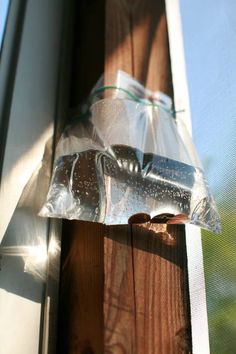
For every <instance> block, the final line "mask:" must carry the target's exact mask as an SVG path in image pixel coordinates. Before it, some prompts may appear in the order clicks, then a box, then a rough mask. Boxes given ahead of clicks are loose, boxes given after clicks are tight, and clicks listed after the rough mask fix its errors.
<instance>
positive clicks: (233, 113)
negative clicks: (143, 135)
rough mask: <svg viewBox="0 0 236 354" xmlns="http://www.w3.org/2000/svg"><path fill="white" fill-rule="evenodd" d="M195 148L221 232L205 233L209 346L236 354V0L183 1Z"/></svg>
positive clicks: (216, 353) (213, 350)
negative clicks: (218, 214)
mask: <svg viewBox="0 0 236 354" xmlns="http://www.w3.org/2000/svg"><path fill="white" fill-rule="evenodd" d="M180 6H181V16H182V26H183V37H184V47H185V57H186V65H187V77H188V85H189V93H190V104H191V112H192V123H193V138H194V142H195V144H196V145H197V148H198V151H199V154H200V157H201V160H202V161H203V165H204V168H205V172H206V174H207V177H208V181H209V183H210V186H211V188H212V191H213V193H214V196H215V198H216V200H217V203H218V208H219V211H220V213H221V218H222V224H223V230H222V234H221V235H219V236H216V235H213V234H211V233H208V232H206V231H203V233H202V240H203V257H204V267H205V278H206V296H207V308H208V321H209V334H210V347H211V353H213V354H223V353H224V354H228V353H229V354H232V353H235V352H236V178H235V175H236V99H235V97H236V2H235V1H233V0H228V1H224V0H217V1H215V0H208V1H204V0H194V1H187V0H182V1H180Z"/></svg>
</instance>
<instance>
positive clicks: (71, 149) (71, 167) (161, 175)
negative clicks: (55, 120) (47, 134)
mask: <svg viewBox="0 0 236 354" xmlns="http://www.w3.org/2000/svg"><path fill="white" fill-rule="evenodd" d="M99 85H100V86H99ZM174 113H175V112H173V111H172V109H171V100H170V98H169V97H168V96H166V95H164V94H162V93H153V92H150V91H149V90H147V89H145V88H144V87H143V86H142V85H140V84H139V83H138V82H137V81H135V80H134V79H133V78H131V77H130V76H128V75H127V74H125V73H123V72H121V71H119V72H118V73H117V78H116V84H115V85H114V86H105V87H104V86H102V85H101V83H99V84H98V85H97V86H96V87H95V88H94V90H93V91H92V93H91V96H90V102H89V104H88V109H86V110H85V112H84V113H83V114H81V116H80V117H78V118H77V119H76V120H74V122H73V123H72V124H71V125H70V126H68V127H67V128H66V129H65V131H64V133H63V135H62V137H61V139H60V140H59V143H58V146H57V149H56V157H55V163H54V171H53V176H52V180H51V185H50V188H49V191H48V195H47V199H46V202H45V204H44V206H43V208H42V209H41V211H40V215H41V216H45V217H57V218H67V219H78V220H87V221H93V222H100V223H105V224H108V225H110V224H127V223H128V222H129V221H130V222H132V221H134V220H144V221H151V222H167V223H176V224H177V223H187V222H188V223H191V224H194V225H198V226H200V227H203V228H206V229H209V230H211V231H213V232H216V233H218V232H220V228H221V224H220V218H219V215H218V212H217V208H216V205H215V202H214V199H213V197H212V195H211V193H210V190H209V188H208V185H207V182H206V179H205V177H204V173H203V170H202V168H201V164H200V162H199V159H198V157H197V154H196V151H195V149H194V146H193V143H192V140H191V137H190V136H189V134H188V132H187V129H186V128H185V126H184V124H183V122H182V121H181V120H178V114H177V117H175V114H174ZM135 216H136V217H137V218H136V217H135ZM139 216H141V219H140V218H139Z"/></svg>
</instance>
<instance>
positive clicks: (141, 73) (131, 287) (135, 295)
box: [104, 0, 191, 354]
mask: <svg viewBox="0 0 236 354" xmlns="http://www.w3.org/2000/svg"><path fill="white" fill-rule="evenodd" d="M105 34H106V36H105V39H106V40H105V43H106V56H105V83H106V82H109V81H110V78H112V77H114V75H115V73H116V71H117V70H119V69H121V70H124V71H126V72H128V73H129V74H131V75H133V76H134V77H135V78H136V79H138V80H139V81H140V82H141V83H143V84H145V85H146V86H147V87H148V88H149V89H152V90H161V91H164V92H165V93H167V94H169V95H171V96H173V91H172V82H171V70H170V58H169V48H168V36H167V25H166V16H165V7H164V1H154V0H148V1H144V0H139V1H125V0H124V1H119V2H118V1H115V0H107V7H106V31H105ZM104 245H105V246H104V249H105V252H104V260H105V287H104V297H105V300H104V301H105V302H104V318H105V353H135V354H137V353H140V354H141V353H168V354H170V353H173V354H174V353H189V352H190V351H191V343H190V319H189V305H188V283H187V275H186V274H187V273H186V272H187V259H186V248H185V233H184V227H182V226H172V227H170V226H169V227H167V226H166V225H151V224H148V225H145V226H144V225H135V226H129V227H128V226H127V227H124V228H123V229H121V228H117V227H115V226H114V227H110V228H107V237H106V238H105V240H104ZM125 321H126V322H125Z"/></svg>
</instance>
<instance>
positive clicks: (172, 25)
mask: <svg viewBox="0 0 236 354" xmlns="http://www.w3.org/2000/svg"><path fill="white" fill-rule="evenodd" d="M165 2H166V14H167V25H168V34H169V46H170V57H171V70H172V79H173V88H174V99H175V109H176V111H178V110H183V109H184V112H182V113H178V115H177V118H178V119H180V120H182V121H183V122H184V123H185V125H186V126H187V129H188V131H189V133H190V134H191V133H192V124H191V111H190V102H189V91H188V84H187V75H186V64H185V54H184V44H183V33H182V24H181V14H180V6H179V0H165ZM185 230H186V247H187V258H188V281H189V295H190V313H191V329H192V352H193V354H209V353H210V348H209V333H208V320H207V306H206V292H205V277H204V266H203V255H202V242H201V230H200V229H199V228H198V227H195V226H192V225H187V226H186V228H185Z"/></svg>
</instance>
